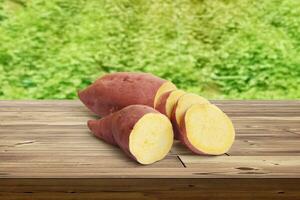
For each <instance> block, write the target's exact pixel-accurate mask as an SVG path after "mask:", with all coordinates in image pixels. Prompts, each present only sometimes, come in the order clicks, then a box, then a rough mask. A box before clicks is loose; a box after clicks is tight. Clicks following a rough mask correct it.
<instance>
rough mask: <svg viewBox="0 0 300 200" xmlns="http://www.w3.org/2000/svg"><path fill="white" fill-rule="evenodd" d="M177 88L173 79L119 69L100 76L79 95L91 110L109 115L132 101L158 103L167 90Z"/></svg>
mask: <svg viewBox="0 0 300 200" xmlns="http://www.w3.org/2000/svg"><path fill="white" fill-rule="evenodd" d="M174 89H176V86H175V85H174V84H173V83H171V82H170V81H167V80H164V79H161V78H159V77H156V76H154V75H152V74H148V73H136V72H117V73H112V74H107V75H104V76H103V77H101V78H99V79H98V80H96V81H95V82H94V83H93V84H91V85H90V86H88V87H87V88H86V89H84V90H82V91H80V92H78V96H79V98H80V100H81V101H82V102H83V103H84V104H85V105H86V106H87V107H88V108H89V109H90V110H91V111H93V112H94V113H96V114H98V115H100V116H106V115H108V114H110V113H113V112H115V111H118V110H120V109H122V108H124V107H126V106H129V105H135V104H140V105H147V106H150V107H155V105H156V103H157V101H158V99H159V97H160V96H161V95H162V94H163V93H165V92H167V91H171V90H174Z"/></svg>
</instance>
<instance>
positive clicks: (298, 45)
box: [0, 0, 300, 99]
mask: <svg viewBox="0 0 300 200" xmlns="http://www.w3.org/2000/svg"><path fill="white" fill-rule="evenodd" d="M299 13H300V1H295V0H280V1H279V0H268V1H258V0H254V1H250V0H219V1H211V0H174V1H173V0H152V1H149V0H114V1H109V0H89V1H87V0H74V1H67V0H51V1H46V0H0V99H65V98H68V99H72V98H77V97H76V91H77V90H78V89H81V88H84V87H86V86H87V85H88V84H90V83H91V82H92V81H94V80H95V79H96V78H97V77H99V76H101V75H102V74H104V73H110V72H116V71H145V72H151V73H154V74H156V75H158V76H162V77H164V78H167V79H170V80H172V81H174V82H175V83H176V84H177V85H178V86H179V87H180V88H183V89H186V90H188V91H191V92H196V93H199V94H202V95H203V96H206V97H208V98H218V99H223V98H227V99H228V98H235V99H264V98H267V99H295V98H300V86H299V85H300V56H299V55H300V15H299Z"/></svg>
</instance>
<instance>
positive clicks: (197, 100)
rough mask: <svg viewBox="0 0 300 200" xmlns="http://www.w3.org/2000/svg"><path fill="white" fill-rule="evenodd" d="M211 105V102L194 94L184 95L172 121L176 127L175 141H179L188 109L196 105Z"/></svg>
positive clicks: (179, 100)
mask: <svg viewBox="0 0 300 200" xmlns="http://www.w3.org/2000/svg"><path fill="white" fill-rule="evenodd" d="M209 103H210V102H209V101H208V100H207V99H205V98H204V97H201V96H199V95H196V94H193V93H187V94H184V95H183V96H181V97H180V98H179V99H178V101H177V103H176V105H175V107H174V109H173V112H172V116H171V121H172V124H173V127H174V136H175V139H179V136H180V134H179V132H180V124H181V121H182V119H183V116H184V113H185V112H186V111H187V109H188V108H189V107H191V106H192V105H194V104H209Z"/></svg>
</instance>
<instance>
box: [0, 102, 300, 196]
mask: <svg viewBox="0 0 300 200" xmlns="http://www.w3.org/2000/svg"><path fill="white" fill-rule="evenodd" d="M213 102H214V103H215V104H217V105H218V106H220V107H221V108H222V109H223V110H224V111H225V112H226V113H227V114H228V115H229V116H230V117H231V119H232V120H233V123H234V125H235V128H236V133H237V137H236V141H235V143H234V145H233V147H232V148H231V150H230V151H229V152H228V153H227V154H226V155H223V156H197V155H193V154H192V153H190V152H189V151H188V150H187V149H186V148H184V146H182V145H181V144H179V143H178V142H175V144H174V147H173V148H172V150H171V152H170V154H169V155H168V156H167V157H166V158H165V159H164V160H163V161H160V162H157V163H155V164H152V165H149V166H141V165H139V164H137V163H135V162H133V161H131V160H129V159H128V158H127V157H126V156H124V154H123V153H122V152H121V151H120V150H119V149H117V148H115V147H112V146H110V145H108V144H105V143H103V142H102V141H100V140H98V139H96V138H95V137H93V136H92V135H91V134H90V132H89V130H88V129H87V127H86V121H87V120H88V119H91V118H95V117H96V116H94V115H93V114H92V113H91V112H90V111H88V110H87V109H86V108H85V107H84V106H83V105H82V104H81V103H80V102H79V101H69V100H62V101H57V100H56V101H54V100H53V101H52V100H51V101H0V199H1V200H2V199H100V198H102V199H158V197H159V198H160V199H181V198H182V197H184V198H188V199H194V198H196V197H197V199H198V198H199V197H203V198H206V199H216V198H222V199H244V198H245V199H260V198H261V199H288V198H290V199H294V200H295V199H300V101H213Z"/></svg>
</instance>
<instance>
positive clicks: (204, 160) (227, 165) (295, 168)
mask: <svg viewBox="0 0 300 200" xmlns="http://www.w3.org/2000/svg"><path fill="white" fill-rule="evenodd" d="M180 159H181V160H182V162H183V163H184V164H185V166H186V167H187V168H196V169H198V170H199V171H200V172H199V173H200V174H201V173H205V174H215V175H219V174H227V175H234V174H235V175H240V174H241V175H242V174H259V175H265V176H266V177H267V176H270V175H271V174H272V175H279V174H285V175H288V176H290V177H297V176H298V175H299V173H300V156H202V157H201V156H196V155H184V156H180Z"/></svg>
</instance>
